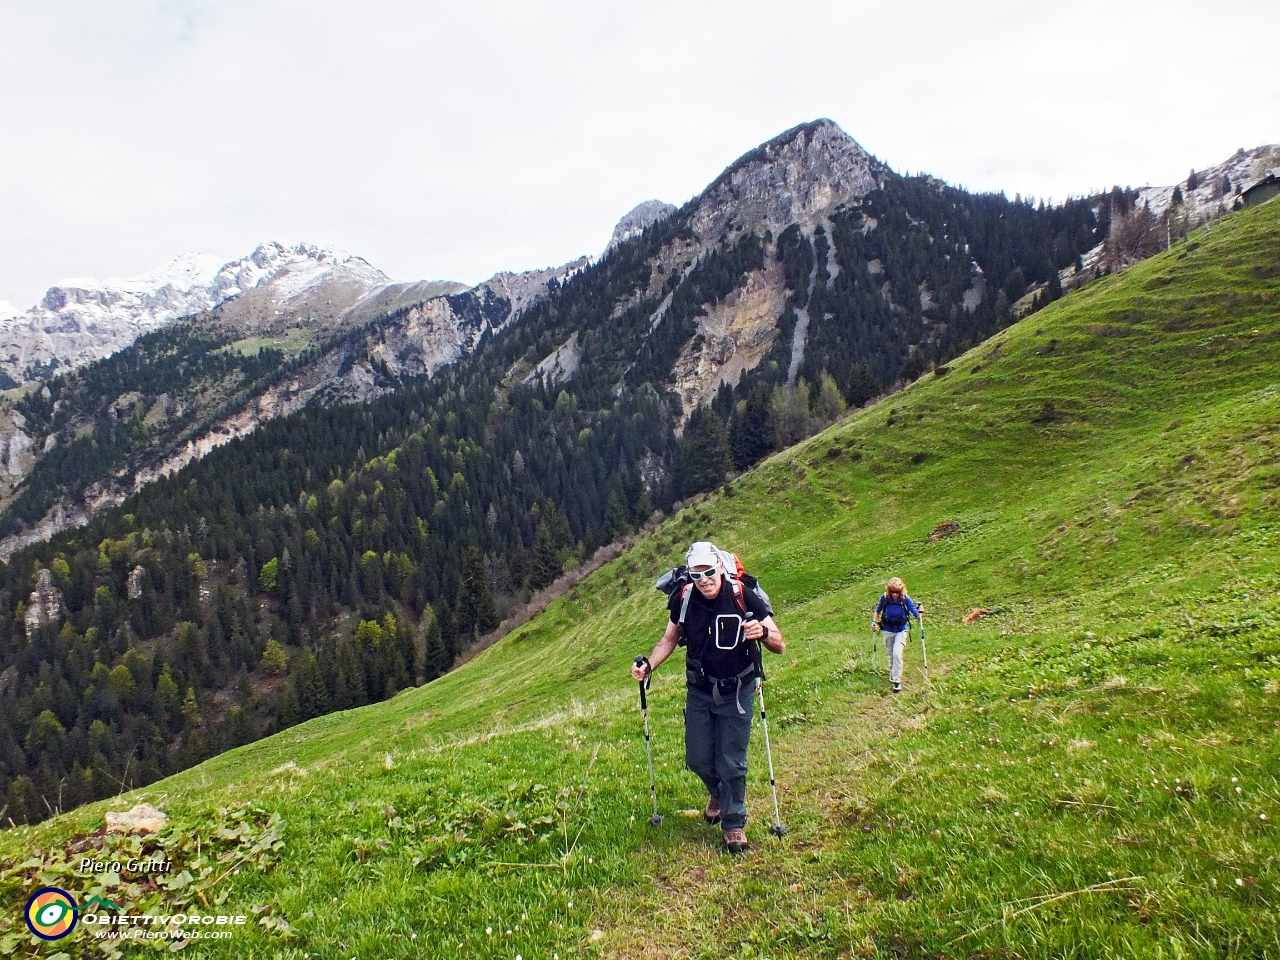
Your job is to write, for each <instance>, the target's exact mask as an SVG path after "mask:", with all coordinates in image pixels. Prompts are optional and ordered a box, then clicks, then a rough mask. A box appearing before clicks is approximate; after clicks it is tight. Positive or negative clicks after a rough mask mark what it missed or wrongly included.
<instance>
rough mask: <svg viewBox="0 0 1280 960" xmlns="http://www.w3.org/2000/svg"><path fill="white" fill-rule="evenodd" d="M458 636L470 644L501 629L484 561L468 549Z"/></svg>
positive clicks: (459, 600)
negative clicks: (490, 632) (474, 639)
mask: <svg viewBox="0 0 1280 960" xmlns="http://www.w3.org/2000/svg"><path fill="white" fill-rule="evenodd" d="M457 616H458V632H459V634H460V635H461V636H462V637H463V638H464V639H467V640H470V639H473V638H475V637H478V636H480V635H481V634H484V633H488V632H489V631H490V630H492V629H493V628H494V627H496V626H497V625H498V608H497V606H496V605H495V604H494V601H493V594H492V593H491V592H490V591H489V583H488V580H487V578H486V577H485V573H484V558H483V557H481V556H480V551H479V550H477V549H476V548H475V547H468V548H467V553H466V559H465V560H464V562H463V573H462V582H461V584H459V586H458V607H457Z"/></svg>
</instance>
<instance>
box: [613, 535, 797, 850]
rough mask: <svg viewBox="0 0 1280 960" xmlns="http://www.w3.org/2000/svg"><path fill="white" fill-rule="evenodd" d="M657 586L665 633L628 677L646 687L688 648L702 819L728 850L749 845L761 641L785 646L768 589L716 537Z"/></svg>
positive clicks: (691, 760) (692, 749)
mask: <svg viewBox="0 0 1280 960" xmlns="http://www.w3.org/2000/svg"><path fill="white" fill-rule="evenodd" d="M658 588H659V589H660V590H662V591H664V592H665V593H667V611H668V614H669V618H668V622H667V627H666V631H665V632H664V633H663V634H662V639H661V640H659V641H658V644H657V646H655V647H654V648H653V650H652V652H651V653H650V654H649V656H648V657H637V658H636V663H635V664H634V665H633V666H632V668H631V676H632V678H633V679H635V680H637V681H639V682H640V683H641V684H642V685H643V684H644V683H645V681H647V680H648V678H649V676H650V675H651V674H652V673H653V671H654V670H656V669H657V668H658V667H659V666H661V665H662V663H663V662H664V661H665V660H666V659H667V658H668V657H669V656H671V654H672V653H673V652H674V651H675V648H676V646H677V645H679V646H683V647H685V649H686V659H685V680H686V693H685V713H684V716H685V735H684V745H685V765H686V766H687V767H688V768H689V769H690V770H692V771H693V772H694V773H696V774H697V775H698V776H699V777H700V778H701V780H702V782H703V783H704V784H705V785H706V788H707V793H708V795H709V798H708V800H707V806H706V809H705V810H704V811H703V817H704V818H705V819H706V821H707V822H708V823H713V824H714V823H719V824H720V828H721V830H722V831H723V834H724V843H725V847H726V848H727V849H728V850H729V852H730V853H735V854H736V853H742V852H744V851H745V850H747V849H748V847H749V846H750V844H749V843H748V842H747V835H746V825H747V744H748V742H749V740H750V738H751V722H752V706H753V703H752V701H753V698H754V697H755V693H756V688H757V685H758V684H759V682H760V679H761V677H762V675H763V670H762V665H761V659H760V647H761V646H764V647H765V648H767V649H768V650H769V651H770V652H772V653H783V652H784V651H785V650H786V648H787V644H786V641H785V640H784V639H783V637H782V631H781V630H779V629H778V625H777V624H776V623H774V621H773V607H772V606H771V605H770V603H769V597H768V595H767V594H766V593H765V592H764V591H763V590H762V589H760V586H759V584H758V583H757V582H756V580H755V578H754V577H751V576H750V575H749V574H747V573H745V571H743V569H742V565H741V564H740V563H739V562H738V558H737V557H736V556H734V555H733V554H731V553H727V552H725V551H722V550H720V549H718V548H717V547H716V546H715V545H714V544H712V543H709V542H707V541H699V542H698V543H695V544H693V545H692V546H691V547H690V548H689V550H688V552H687V553H686V555H685V566H683V567H676V568H675V569H674V570H672V571H671V572H670V573H668V574H665V575H664V576H663V577H662V579H661V580H659V581H658ZM642 688H643V687H642ZM762 713H763V701H762ZM765 735H766V738H767V736H768V732H767V728H766V734H765ZM770 766H772V763H770ZM770 776H771V780H772V773H771V774H770ZM775 794H776V791H775ZM775 806H776V796H775ZM776 819H777V817H776V814H775V820H776ZM784 829H785V828H783V827H781V826H780V825H777V828H776V830H775V832H777V833H779V835H780V834H781V831H782V830H784Z"/></svg>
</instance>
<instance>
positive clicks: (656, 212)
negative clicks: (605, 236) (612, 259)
mask: <svg viewBox="0 0 1280 960" xmlns="http://www.w3.org/2000/svg"><path fill="white" fill-rule="evenodd" d="M675 212H676V207H675V205H674V204H671V203H663V202H662V201H661V200H645V201H643V202H642V203H638V204H636V205H635V206H634V207H632V208H631V210H629V211H628V212H627V214H626V215H625V216H624V217H623V218H622V219H621V220H619V221H618V224H617V226H615V227H614V228H613V236H612V237H610V238H609V245H608V246H607V247H605V248H604V252H605V253H608V252H609V251H610V250H612V249H613V248H614V247H616V246H617V245H618V244H620V243H622V242H623V241H625V240H630V239H631V238H632V237H634V236H636V235H637V234H641V233H643V232H644V231H645V228H646V227H650V226H652V225H653V224H655V223H657V222H658V221H659V220H665V219H666V218H667V217H669V216H671V214H673V213H675Z"/></svg>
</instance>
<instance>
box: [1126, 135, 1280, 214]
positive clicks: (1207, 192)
mask: <svg viewBox="0 0 1280 960" xmlns="http://www.w3.org/2000/svg"><path fill="white" fill-rule="evenodd" d="M1278 165H1280V144H1274V143H1269V144H1264V145H1263V146H1260V147H1254V148H1253V149H1252V150H1245V149H1243V148H1242V149H1240V150H1237V151H1236V152H1235V153H1233V154H1232V155H1231V156H1230V157H1228V158H1227V159H1226V160H1224V161H1223V162H1222V163H1219V164H1218V165H1216V166H1213V167H1209V168H1208V169H1206V170H1197V171H1195V173H1196V186H1195V187H1189V181H1188V180H1184V181H1182V182H1181V183H1175V184H1170V185H1168V186H1163V187H1150V186H1148V187H1143V188H1141V189H1140V190H1139V191H1138V202H1139V203H1146V204H1147V206H1149V207H1150V208H1151V212H1152V213H1154V214H1155V215H1156V216H1157V217H1160V216H1163V215H1164V212H1165V211H1166V210H1168V209H1169V204H1170V202H1171V201H1172V199H1173V191H1174V190H1175V189H1176V190H1178V191H1180V192H1181V194H1182V199H1183V202H1184V203H1185V204H1187V206H1188V207H1189V208H1190V210H1191V211H1193V212H1194V213H1195V214H1196V215H1197V216H1202V215H1204V214H1206V213H1207V214H1208V215H1210V216H1216V215H1220V214H1221V213H1225V212H1226V211H1227V210H1230V209H1231V204H1232V201H1234V199H1235V198H1236V196H1237V195H1239V194H1240V192H1241V191H1242V190H1245V189H1248V188H1249V187H1250V186H1252V185H1253V184H1254V183H1256V182H1257V181H1258V180H1260V179H1262V178H1263V177H1265V176H1266V174H1267V170H1268V168H1270V167H1273V166H1278Z"/></svg>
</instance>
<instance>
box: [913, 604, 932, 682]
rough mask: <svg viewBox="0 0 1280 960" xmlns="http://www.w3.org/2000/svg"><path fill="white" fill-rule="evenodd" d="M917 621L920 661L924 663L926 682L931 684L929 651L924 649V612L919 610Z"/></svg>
mask: <svg viewBox="0 0 1280 960" xmlns="http://www.w3.org/2000/svg"><path fill="white" fill-rule="evenodd" d="M916 619H917V620H918V621H920V659H921V660H922V661H923V663H924V682H925V683H928V682H929V651H928V650H926V649H925V647H924V611H923V610H919V611H917V613H916Z"/></svg>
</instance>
